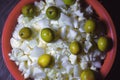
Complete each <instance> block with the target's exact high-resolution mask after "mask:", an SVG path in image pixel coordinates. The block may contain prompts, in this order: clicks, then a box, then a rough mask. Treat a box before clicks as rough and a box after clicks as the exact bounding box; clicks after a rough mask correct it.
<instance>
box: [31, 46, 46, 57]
mask: <svg viewBox="0 0 120 80" xmlns="http://www.w3.org/2000/svg"><path fill="white" fill-rule="evenodd" d="M44 53H45V51H44V49H43V48H40V47H34V49H33V50H32V51H31V54H30V56H32V57H39V56H40V55H42V54H44Z"/></svg>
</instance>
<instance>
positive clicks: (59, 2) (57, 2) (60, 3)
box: [55, 0, 65, 7]
mask: <svg viewBox="0 0 120 80" xmlns="http://www.w3.org/2000/svg"><path fill="white" fill-rule="evenodd" d="M55 3H56V6H58V7H63V6H65V4H64V2H63V0H55Z"/></svg>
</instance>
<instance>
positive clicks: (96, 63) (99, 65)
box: [92, 61, 102, 68]
mask: <svg viewBox="0 0 120 80" xmlns="http://www.w3.org/2000/svg"><path fill="white" fill-rule="evenodd" d="M92 64H93V65H94V66H95V67H96V68H101V66H102V65H101V62H100V61H95V62H92Z"/></svg>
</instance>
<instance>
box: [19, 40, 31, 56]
mask: <svg viewBox="0 0 120 80" xmlns="http://www.w3.org/2000/svg"><path fill="white" fill-rule="evenodd" d="M28 43H29V42H28V41H24V42H23V43H22V44H21V46H20V49H21V50H23V51H24V54H29V53H30V50H31V49H30V47H29V45H28Z"/></svg>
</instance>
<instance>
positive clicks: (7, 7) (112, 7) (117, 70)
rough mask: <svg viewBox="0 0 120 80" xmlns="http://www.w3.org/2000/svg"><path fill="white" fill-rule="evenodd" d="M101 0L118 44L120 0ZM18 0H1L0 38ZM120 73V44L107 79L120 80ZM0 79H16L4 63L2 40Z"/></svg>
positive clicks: (119, 41) (119, 42)
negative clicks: (111, 23) (113, 26)
mask: <svg viewBox="0 0 120 80" xmlns="http://www.w3.org/2000/svg"><path fill="white" fill-rule="evenodd" d="M99 1H100V3H101V4H102V5H103V6H104V7H105V8H106V10H107V11H108V13H109V14H110V16H111V18H112V20H113V22H114V24H115V29H116V32H117V37H118V44H120V12H119V11H118V8H119V7H120V4H119V2H118V1H119V0H116V1H115V0H99ZM18 2H19V0H0V40H1V35H2V29H3V26H4V23H5V21H6V19H7V17H8V15H9V13H10V11H11V10H12V9H13V7H14V6H15V5H16V4H17V3H18ZM119 74H120V46H119V45H118V49H117V55H116V59H115V62H114V64H113V67H112V69H111V71H110V72H109V74H108V76H107V77H106V79H105V80H119V79H120V78H119V77H120V76H119ZM0 80H14V78H13V77H12V75H11V74H10V73H9V71H8V69H7V68H6V65H5V63H4V60H3V57H2V51H1V41H0Z"/></svg>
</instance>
